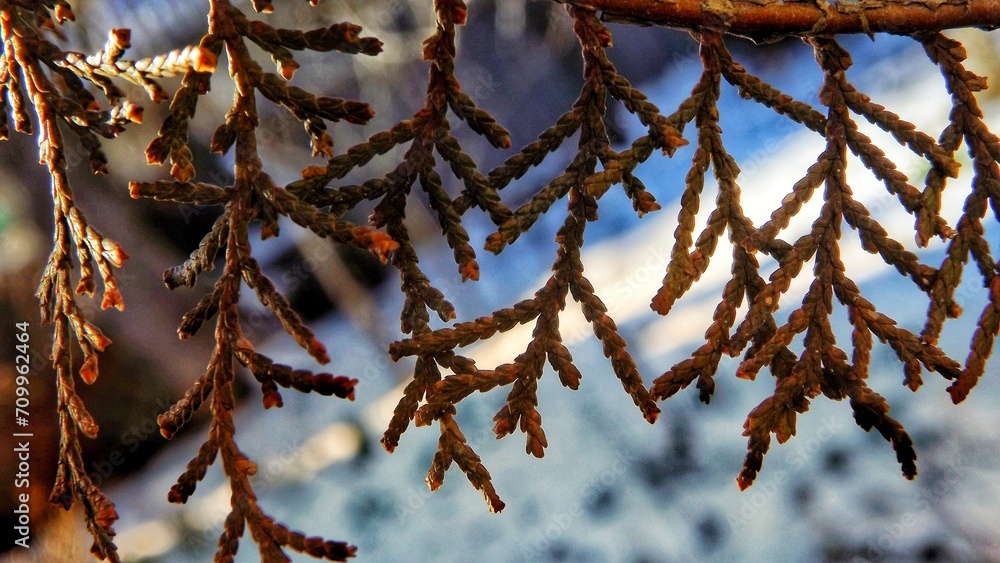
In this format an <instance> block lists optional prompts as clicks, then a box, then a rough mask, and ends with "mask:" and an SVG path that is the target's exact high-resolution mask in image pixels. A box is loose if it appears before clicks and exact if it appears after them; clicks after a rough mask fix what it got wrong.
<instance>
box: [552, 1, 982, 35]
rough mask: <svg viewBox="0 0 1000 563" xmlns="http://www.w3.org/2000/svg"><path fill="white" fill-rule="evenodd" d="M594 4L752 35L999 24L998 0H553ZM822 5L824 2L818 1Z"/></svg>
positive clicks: (648, 18) (667, 22)
mask: <svg viewBox="0 0 1000 563" xmlns="http://www.w3.org/2000/svg"><path fill="white" fill-rule="evenodd" d="M556 1H559V2H564V3H567V4H573V5H576V6H580V7H589V8H594V9H597V10H599V11H601V12H602V17H603V18H604V19H606V20H609V21H629V22H632V23H644V24H653V25H664V26H668V27H678V28H686V29H694V30H706V29H711V30H716V31H721V32H724V33H729V34H733V35H741V36H745V37H749V38H751V39H755V40H758V41H760V40H768V39H774V38H778V37H782V36H786V35H798V36H805V35H816V34H831V35H832V34H842V33H868V34H871V33H878V32H891V33H915V32H921V31H941V30H944V29H954V28H959V27H980V28H987V29H996V28H998V27H1000V0H943V1H942V0H881V1H879V0H876V1H872V0H860V1H848V0H841V1H840V2H839V3H837V4H827V3H826V2H825V0H819V2H809V1H804V2H778V1H768V0H759V1H757V2H752V1H745V0H735V1H729V0H586V1H578V0H556ZM823 5H825V6H823Z"/></svg>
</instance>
